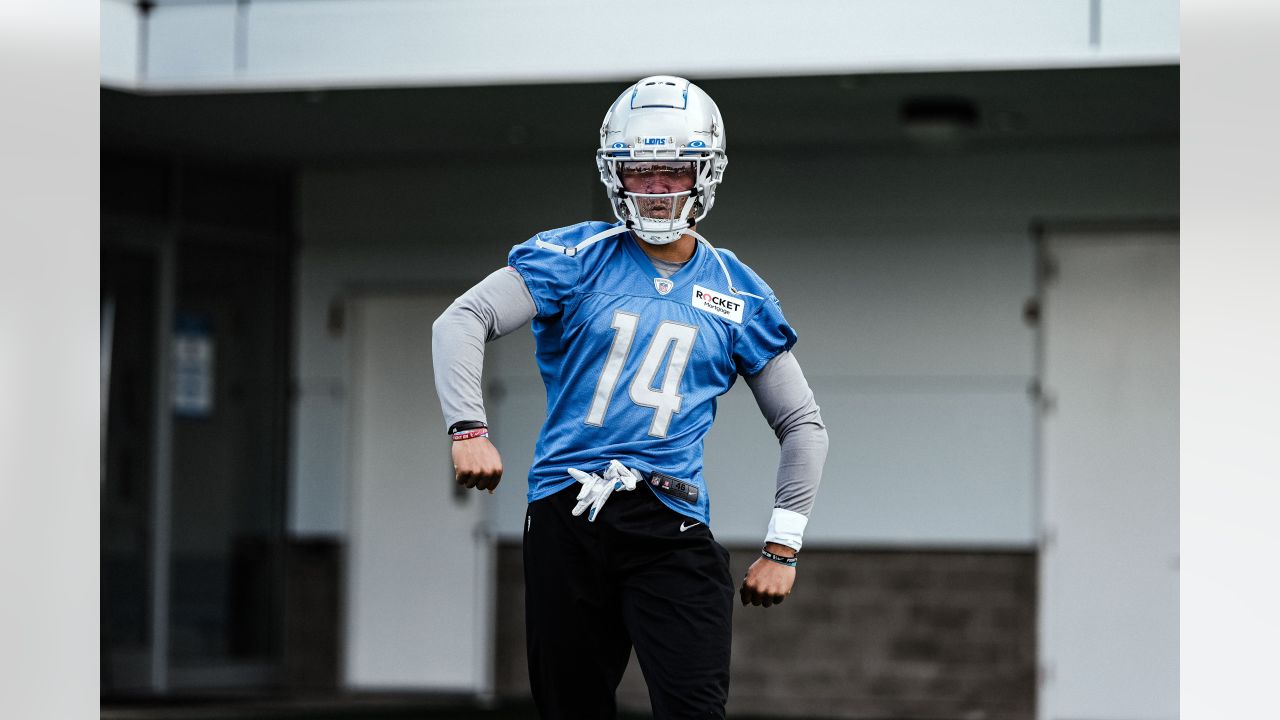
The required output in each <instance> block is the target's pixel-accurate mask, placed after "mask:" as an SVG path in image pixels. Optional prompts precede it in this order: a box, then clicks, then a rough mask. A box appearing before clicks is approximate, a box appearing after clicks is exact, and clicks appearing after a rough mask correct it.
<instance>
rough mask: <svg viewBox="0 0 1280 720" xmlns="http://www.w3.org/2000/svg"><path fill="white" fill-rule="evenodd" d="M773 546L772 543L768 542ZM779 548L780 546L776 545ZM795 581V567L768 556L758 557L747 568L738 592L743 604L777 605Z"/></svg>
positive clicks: (788, 593) (789, 591) (785, 597)
mask: <svg viewBox="0 0 1280 720" xmlns="http://www.w3.org/2000/svg"><path fill="white" fill-rule="evenodd" d="M770 546H773V543H770ZM777 547H779V548H780V546H777ZM795 582H796V569H795V568H794V567H787V566H786V565H783V564H781V563H777V562H774V561H773V560H769V559H768V558H764V557H761V558H758V559H757V560H756V561H755V562H753V563H751V567H750V568H748V569H747V576H746V577H745V578H743V580H742V589H741V590H739V591H738V594H739V595H740V596H741V597H742V604H743V605H748V604H750V605H763V606H764V607H769V606H771V605H777V604H779V603H781V602H782V601H783V600H786V599H787V596H788V595H790V594H791V587H792V586H793V585H795Z"/></svg>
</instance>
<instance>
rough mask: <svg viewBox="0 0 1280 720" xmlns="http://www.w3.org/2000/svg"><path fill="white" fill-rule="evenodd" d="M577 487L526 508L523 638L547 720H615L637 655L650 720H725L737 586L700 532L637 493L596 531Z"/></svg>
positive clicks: (605, 512)
mask: <svg viewBox="0 0 1280 720" xmlns="http://www.w3.org/2000/svg"><path fill="white" fill-rule="evenodd" d="M581 487H582V486H581V485H579V484H578V483H574V484H573V485H571V486H569V487H567V488H565V489H564V490H561V491H560V492H558V493H555V494H553V495H550V496H548V497H545V498H542V499H540V500H536V501H534V502H532V503H530V504H529V511H528V515H527V516H526V517H525V534H524V578H525V632H526V633H527V638H528V651H529V681H530V684H531V686H532V689H533V699H534V702H535V703H536V704H537V706H538V711H539V713H540V714H541V715H542V717H543V719H544V720H612V719H613V718H615V717H616V716H617V706H616V701H615V698H614V694H615V691H616V690H617V687H618V683H619V682H620V681H621V680H622V673H623V670H625V669H626V666H627V662H628V660H629V659H630V657H631V648H632V646H634V647H635V650H636V657H637V658H638V659H639V661H640V669H641V670H642V671H643V673H644V677H645V682H646V684H647V685H648V686H649V699H650V702H651V704H652V706H653V715H654V717H655V718H656V719H657V720H675V719H677V718H679V719H681V720H683V719H685V718H689V719H692V718H698V719H699V720H703V719H706V718H724V705H725V700H726V698H727V697H728V694H729V638H730V631H731V620H732V614H733V598H734V588H733V583H732V581H731V580H730V577H729V553H728V551H726V550H725V549H724V548H723V547H721V546H720V544H719V543H717V542H716V541H715V538H714V537H712V535H711V531H710V529H708V528H707V526H706V525H703V524H701V523H698V522H697V521H695V520H692V519H690V518H688V517H685V516H684V515H681V514H679V513H676V512H674V511H673V510H671V509H670V508H668V507H667V506H666V505H664V504H662V502H661V501H660V500H658V498H657V497H656V496H655V495H654V491H653V490H650V489H649V488H648V487H647V486H645V485H643V484H641V485H639V486H637V487H636V489H635V490H632V491H630V492H627V491H619V492H615V493H614V494H613V495H612V497H610V498H609V500H608V502H607V503H606V504H605V506H604V508H603V509H601V510H600V513H599V515H598V516H597V517H596V521H595V522H588V521H587V515H586V513H583V514H582V515H580V516H578V517H573V516H572V515H571V514H570V511H571V510H572V509H573V506H574V505H575V504H576V499H575V498H576V496H577V493H578V490H579V488H581Z"/></svg>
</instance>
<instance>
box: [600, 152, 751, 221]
mask: <svg viewBox="0 0 1280 720" xmlns="http://www.w3.org/2000/svg"><path fill="white" fill-rule="evenodd" d="M727 162H728V160H727V158H725V156H724V151H723V150H721V149H719V148H716V149H714V150H712V149H702V150H691V149H688V148H672V149H671V150H641V149H638V148H619V149H610V150H601V151H600V152H599V154H598V155H597V164H598V165H599V167H600V175H601V178H600V179H601V181H603V182H604V184H605V185H606V187H608V188H609V195H610V204H611V205H612V207H613V211H614V214H615V215H616V216H617V217H618V219H619V220H621V221H623V222H624V223H626V224H627V227H629V228H630V229H631V230H632V231H633V232H634V233H635V234H636V235H637V236H639V237H640V239H642V240H644V241H645V242H648V243H650V244H653V245H665V244H667V243H671V242H675V241H676V240H679V239H680V237H681V236H682V235H684V231H685V230H687V229H689V228H690V227H692V226H693V225H694V224H696V223H697V222H698V221H699V220H701V219H702V218H704V217H706V214H707V211H708V210H710V208H711V205H712V203H713V202H714V201H715V188H716V186H717V185H719V184H720V179H721V177H722V175H723V173H724V166H725V164H726V163H727ZM684 168H687V169H684Z"/></svg>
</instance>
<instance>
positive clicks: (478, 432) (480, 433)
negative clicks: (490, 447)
mask: <svg viewBox="0 0 1280 720" xmlns="http://www.w3.org/2000/svg"><path fill="white" fill-rule="evenodd" d="M488 436H489V428H476V429H475V430H463V431H462V432H456V433H454V434H453V435H452V436H451V437H453V441H454V442H458V441H459V440H471V439H473V438H478V437H488Z"/></svg>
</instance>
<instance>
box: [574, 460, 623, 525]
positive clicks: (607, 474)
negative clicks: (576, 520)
mask: <svg viewBox="0 0 1280 720" xmlns="http://www.w3.org/2000/svg"><path fill="white" fill-rule="evenodd" d="M569 474H570V475H572V476H573V479H574V480H577V481H578V482H580V483H582V490H580V491H578V504H577V505H575V506H574V508H573V515H574V517H577V516H578V515H581V514H582V513H583V511H584V510H586V509H587V508H588V507H590V508H591V512H589V513H587V521H588V522H595V521H596V513H598V512H600V508H602V507H604V504H605V502H606V501H608V499H609V496H610V495H612V494H613V493H614V491H615V490H635V489H636V482H637V481H638V480H639V479H640V478H639V477H638V476H637V474H636V473H635V472H634V471H632V470H629V469H628V468H627V466H626V465H623V464H622V463H620V462H618V461H617V460H610V461H609V467H607V468H605V471H604V477H600V476H599V475H596V474H595V473H584V472H582V471H581V470H578V469H577V468H569Z"/></svg>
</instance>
